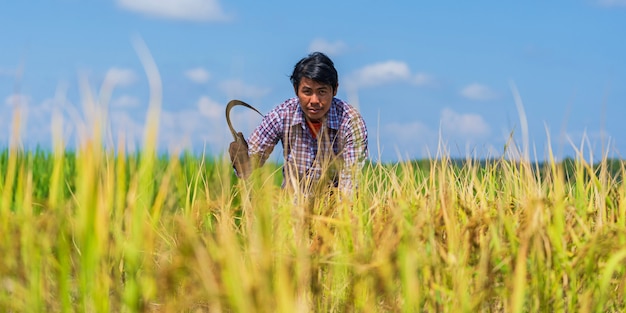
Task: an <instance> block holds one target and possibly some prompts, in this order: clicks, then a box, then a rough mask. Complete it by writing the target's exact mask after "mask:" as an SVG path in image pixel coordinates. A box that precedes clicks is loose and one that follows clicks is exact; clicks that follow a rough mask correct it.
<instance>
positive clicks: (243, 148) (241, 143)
mask: <svg viewBox="0 0 626 313" xmlns="http://www.w3.org/2000/svg"><path fill="white" fill-rule="evenodd" d="M228 154H230V161H231V162H232V163H233V166H235V170H236V171H237V175H238V176H239V177H240V178H244V179H246V178H248V176H250V173H252V165H251V164H250V156H249V155H248V143H247V142H246V139H245V138H244V137H243V134H242V133H241V132H239V133H237V139H236V140H235V141H233V142H231V143H230V146H229V147H228Z"/></svg>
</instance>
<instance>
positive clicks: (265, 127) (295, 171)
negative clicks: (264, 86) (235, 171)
mask: <svg viewBox="0 0 626 313" xmlns="http://www.w3.org/2000/svg"><path fill="white" fill-rule="evenodd" d="M308 128H309V126H308V125H307V123H306V120H305V117H304V112H303V111H302V109H301V107H300V101H299V100H298V98H297V97H294V98H291V99H288V100H287V101H285V102H283V103H281V104H280V105H278V106H277V107H275V108H274V109H273V110H271V111H270V112H269V113H267V114H266V115H265V117H264V118H263V121H262V122H261V124H260V125H259V126H258V127H257V128H256V129H255V130H254V132H252V135H250V138H249V139H248V146H249V153H250V155H257V157H259V159H260V164H261V165H262V164H263V163H265V161H266V160H267V158H268V157H269V155H270V153H271V152H272V150H273V149H274V146H275V145H276V144H277V143H278V141H279V140H280V142H281V144H282V146H283V156H284V161H285V164H284V166H283V176H284V177H283V178H284V179H283V187H285V185H286V184H294V183H297V182H302V181H303V180H306V181H308V182H316V181H318V180H319V179H320V177H321V175H322V170H323V168H325V166H324V164H328V162H325V161H328V160H331V159H332V160H335V161H339V163H340V164H341V166H340V170H339V173H335V175H333V177H334V178H333V182H334V184H335V186H337V187H339V188H340V189H341V190H343V191H350V190H352V188H353V184H354V178H353V173H354V170H356V169H360V168H362V166H363V164H364V162H365V160H366V159H367V157H368V151H367V128H366V127H365V121H364V120H363V118H362V117H361V115H360V114H359V112H358V111H357V110H356V109H355V108H354V107H352V106H350V105H349V104H348V103H346V102H344V101H342V100H340V99H337V98H333V100H332V103H331V105H330V108H329V110H328V113H327V114H326V117H325V118H324V120H323V124H322V128H321V129H320V132H319V134H318V135H317V139H315V138H313V136H312V135H311V133H310V131H309V129H308ZM329 157H330V158H329Z"/></svg>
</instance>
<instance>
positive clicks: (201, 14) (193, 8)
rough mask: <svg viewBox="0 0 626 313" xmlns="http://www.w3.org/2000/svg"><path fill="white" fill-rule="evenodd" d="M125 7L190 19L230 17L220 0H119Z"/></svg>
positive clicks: (122, 6)
mask: <svg viewBox="0 0 626 313" xmlns="http://www.w3.org/2000/svg"><path fill="white" fill-rule="evenodd" d="M117 4H118V6H120V7H121V8H123V9H126V10H129V11H133V12H138V13H141V14H145V15H149V16H154V17H160V18H166V19H177V20H189V21H226V20H228V19H229V16H227V15H226V14H225V13H224V12H223V11H222V8H221V6H220V3H219V1H218V0H158V1H152V0H117Z"/></svg>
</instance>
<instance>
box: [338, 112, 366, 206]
mask: <svg viewBox="0 0 626 313" xmlns="http://www.w3.org/2000/svg"><path fill="white" fill-rule="evenodd" d="M343 142H344V145H343V149H342V157H343V168H342V170H341V173H340V174H339V189H340V190H342V191H343V192H344V193H346V194H350V193H351V192H352V189H353V188H355V187H357V186H356V184H355V182H354V180H355V174H356V172H357V171H360V170H361V169H362V168H363V165H364V164H365V160H367V158H368V147H367V146H368V135H367V127H366V126H365V121H364V120H363V118H362V117H361V115H360V114H358V113H356V114H355V115H354V116H353V117H352V118H351V119H350V121H349V123H348V127H347V130H346V133H345V138H344V141H343Z"/></svg>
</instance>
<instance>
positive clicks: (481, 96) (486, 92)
mask: <svg viewBox="0 0 626 313" xmlns="http://www.w3.org/2000/svg"><path fill="white" fill-rule="evenodd" d="M461 95H462V96H463V97H465V98H468V99H470V100H479V101H485V100H491V99H494V98H496V97H497V95H496V93H495V92H494V91H493V90H491V89H490V88H489V87H487V86H485V85H481V84H478V83H474V84H470V85H468V86H466V87H465V88H463V89H462V90H461Z"/></svg>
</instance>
